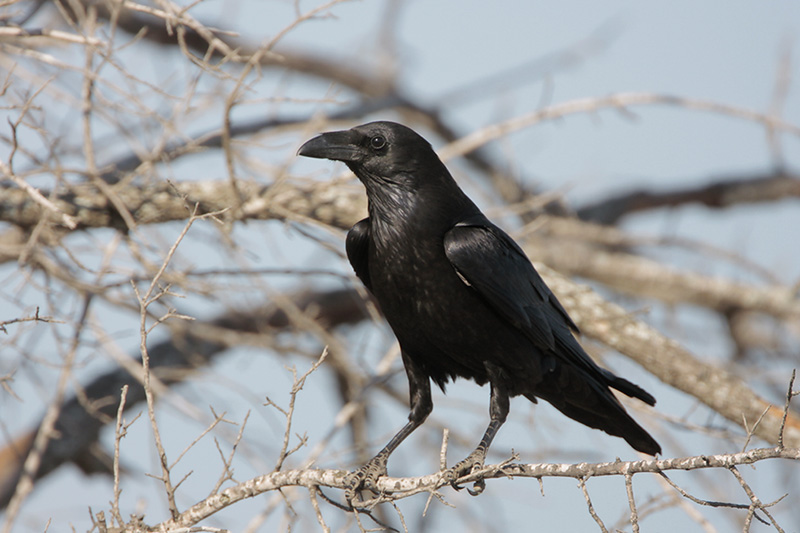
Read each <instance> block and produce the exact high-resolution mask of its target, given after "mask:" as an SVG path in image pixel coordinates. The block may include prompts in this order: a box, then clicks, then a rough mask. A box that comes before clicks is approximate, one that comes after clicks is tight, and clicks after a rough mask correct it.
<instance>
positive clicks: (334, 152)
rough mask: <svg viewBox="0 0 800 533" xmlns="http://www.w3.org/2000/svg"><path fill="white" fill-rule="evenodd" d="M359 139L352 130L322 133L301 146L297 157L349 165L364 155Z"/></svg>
mask: <svg viewBox="0 0 800 533" xmlns="http://www.w3.org/2000/svg"><path fill="white" fill-rule="evenodd" d="M359 138H360V135H359V134H358V133H356V132H354V131H353V130H346V131H332V132H329V133H323V134H322V135H318V136H316V137H314V138H313V139H311V140H310V141H308V142H306V143H305V144H304V145H303V146H301V147H300V149H299V150H298V151H297V155H302V156H305V157H316V158H318V159H333V160H334V161H344V162H345V163H351V162H353V161H358V160H359V159H361V158H362V157H363V155H364V151H363V149H362V148H361V146H360V145H359V143H358V141H359Z"/></svg>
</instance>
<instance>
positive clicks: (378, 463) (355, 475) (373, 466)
mask: <svg viewBox="0 0 800 533" xmlns="http://www.w3.org/2000/svg"><path fill="white" fill-rule="evenodd" d="M385 475H386V457H384V456H381V455H376V456H375V457H373V458H372V459H370V460H369V462H367V464H365V465H364V466H362V467H361V468H359V469H358V470H354V471H352V472H350V473H349V474H347V475H346V476H345V478H344V486H345V490H344V497H345V500H346V501H347V503H348V504H349V505H350V506H351V507H353V508H362V507H363V505H359V503H363V501H362V500H358V499H356V493H357V492H360V491H362V490H364V489H367V490H371V491H372V492H375V493H378V492H379V491H378V478H380V477H381V476H385Z"/></svg>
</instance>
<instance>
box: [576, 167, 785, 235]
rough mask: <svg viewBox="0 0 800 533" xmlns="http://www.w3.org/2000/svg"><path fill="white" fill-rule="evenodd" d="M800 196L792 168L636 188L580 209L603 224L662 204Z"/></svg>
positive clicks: (718, 204) (721, 204)
mask: <svg viewBox="0 0 800 533" xmlns="http://www.w3.org/2000/svg"><path fill="white" fill-rule="evenodd" d="M783 198H800V176H798V175H797V174H794V173H788V172H776V173H772V174H767V175H762V176H754V177H747V178H733V179H729V178H725V179H721V180H717V181H714V182H712V183H709V184H708V185H703V186H701V187H689V188H685V189H678V190H674V191H663V192H652V191H646V190H642V189H639V190H635V191H630V192H627V193H625V194H622V195H619V196H614V197H611V198H607V199H605V200H601V201H599V202H596V203H592V204H589V205H587V206H584V207H582V208H580V209H578V210H577V214H578V217H580V218H581V219H583V220H590V221H592V222H597V223H600V224H615V223H617V222H618V221H619V220H620V219H621V218H622V217H625V216H627V215H631V214H634V213H638V212H640V211H646V210H650V209H657V208H661V207H676V206H681V205H687V204H701V205H704V206H706V207H711V208H714V209H724V208H727V207H731V206H734V205H738V204H753V203H763V202H774V201H776V200H781V199H783Z"/></svg>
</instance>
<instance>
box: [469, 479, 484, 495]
mask: <svg viewBox="0 0 800 533" xmlns="http://www.w3.org/2000/svg"><path fill="white" fill-rule="evenodd" d="M472 489H475V490H472ZM472 489H470V488H467V492H469V495H470V496H480V495H481V494H482V493H483V491H484V489H486V481H485V480H483V479H479V480H478V481H476V482H475V483H474V484H473V485H472Z"/></svg>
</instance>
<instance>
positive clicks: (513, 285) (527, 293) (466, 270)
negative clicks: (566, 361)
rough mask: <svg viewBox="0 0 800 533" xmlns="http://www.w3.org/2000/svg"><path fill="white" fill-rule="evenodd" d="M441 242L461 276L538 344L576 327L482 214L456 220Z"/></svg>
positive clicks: (549, 346)
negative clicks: (457, 222)
mask: <svg viewBox="0 0 800 533" xmlns="http://www.w3.org/2000/svg"><path fill="white" fill-rule="evenodd" d="M444 247H445V254H446V255H447V258H448V259H449V260H450V263H451V264H452V265H453V268H455V270H456V273H457V274H458V275H459V276H460V277H461V279H462V280H463V281H464V282H465V283H466V284H468V285H470V286H471V287H472V288H473V289H474V290H476V291H477V292H478V293H479V294H480V295H481V297H482V298H483V299H484V300H485V301H486V303H487V304H488V305H489V307H491V308H492V309H494V311H495V312H497V313H499V314H500V315H501V316H502V317H503V318H505V319H506V320H508V321H509V322H510V323H511V324H513V325H514V326H516V327H517V328H519V329H520V330H522V331H523V332H524V333H525V335H526V336H527V337H528V338H529V339H530V340H531V341H532V342H533V343H534V344H535V345H536V346H537V347H538V348H540V349H542V350H546V351H553V350H554V348H555V342H556V338H555V337H556V336H559V335H560V336H563V335H565V334H566V335H568V336H571V334H570V332H569V330H570V329H572V330H573V331H577V330H578V327H577V326H576V325H575V323H574V322H573V321H572V319H571V318H570V317H569V315H567V312H566V310H564V308H563V307H562V306H561V303H560V302H559V301H558V299H557V298H556V297H555V295H554V294H553V293H552V292H551V291H550V289H549V288H548V287H547V285H545V283H544V281H543V280H542V278H541V277H540V276H539V273H538V272H536V269H534V268H533V265H532V264H531V262H530V261H529V260H528V258H527V257H526V256H525V253H524V252H523V251H522V249H520V247H519V246H518V245H517V244H516V243H515V242H514V240H513V239H512V238H511V237H509V236H508V235H507V234H506V233H505V232H504V231H503V230H501V229H500V228H498V227H497V226H495V225H494V224H492V223H491V222H489V221H488V220H487V219H486V218H485V217H483V216H480V217H473V218H472V219H469V220H466V221H463V222H460V223H459V224H457V225H456V226H455V227H453V228H452V229H451V230H450V231H448V232H447V234H446V235H445V238H444ZM590 364H591V363H590ZM581 366H583V365H581ZM592 366H593V365H592Z"/></svg>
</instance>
